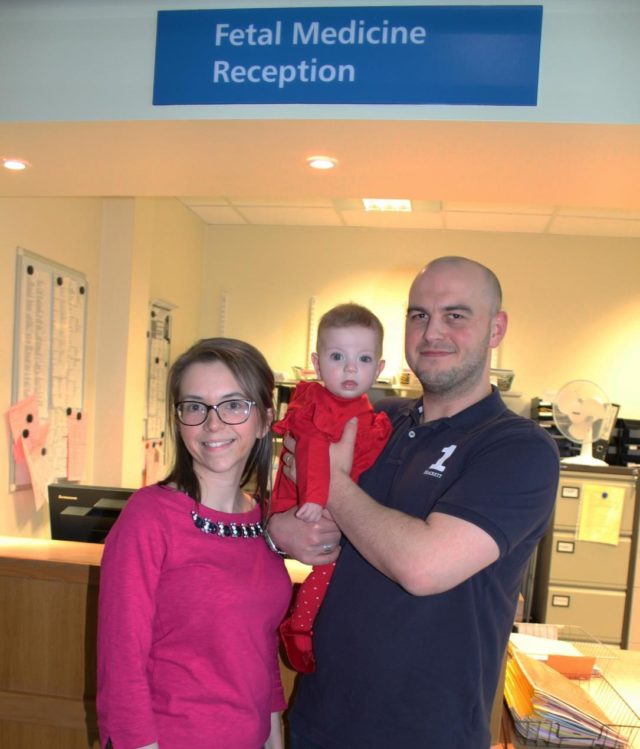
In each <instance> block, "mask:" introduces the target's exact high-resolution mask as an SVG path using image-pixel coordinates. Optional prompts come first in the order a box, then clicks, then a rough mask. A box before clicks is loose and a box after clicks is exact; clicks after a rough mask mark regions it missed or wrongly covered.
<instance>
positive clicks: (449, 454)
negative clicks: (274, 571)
mask: <svg viewBox="0 0 640 749" xmlns="http://www.w3.org/2000/svg"><path fill="white" fill-rule="evenodd" d="M506 328H507V315H506V313H505V312H504V311H502V310H501V290H500V284H499V282H498V280H497V278H496V277H495V275H494V274H493V273H492V272H491V271H490V270H489V269H488V268H485V267H484V266H482V265H480V264H479V263H476V262H475V261H472V260H468V259H466V258H458V257H445V258H439V259H437V260H434V261H433V262H431V263H429V264H428V265H427V266H426V267H425V268H424V269H423V270H422V271H421V272H420V273H419V274H418V276H417V277H416V279H415V280H414V282H413V284H412V286H411V289H410V292H409V305H408V310H407V320H406V338H405V348H406V352H405V353H406V358H407V362H408V363H409V365H410V367H411V369H412V370H413V371H414V372H415V374H416V375H417V377H418V378H419V379H420V382H421V383H422V387H423V391H424V395H423V397H422V398H421V399H419V400H418V401H408V400H405V399H390V402H388V403H383V407H384V408H385V410H386V411H387V412H388V413H389V415H390V417H391V418H392V422H393V427H394V431H393V435H392V437H391V440H390V441H389V444H388V445H387V447H386V449H385V450H384V452H383V453H382V455H381V456H380V458H379V459H378V461H377V462H376V464H375V465H374V466H373V468H371V469H370V470H369V471H367V472H366V473H365V474H364V475H363V476H362V477H361V479H360V485H359V486H358V485H356V484H355V483H354V482H353V481H351V479H350V478H349V476H348V470H349V466H350V459H351V449H352V443H353V440H354V431H355V425H353V424H348V425H347V428H345V433H344V435H343V438H342V440H341V441H340V442H339V443H336V445H334V446H333V447H332V456H331V484H330V498H329V502H328V505H327V507H328V510H329V511H330V513H331V516H332V517H333V519H334V520H335V523H336V524H337V526H338V528H339V529H340V531H341V532H342V534H343V538H344V545H343V548H342V550H341V553H340V558H339V561H338V565H337V567H336V570H335V573H334V576H333V579H332V583H331V586H329V592H328V595H327V597H326V599H325V601H324V604H323V606H322V608H321V610H320V613H319V615H318V618H317V620H316V627H315V633H314V647H315V649H316V661H317V665H316V671H315V673H313V674H310V675H308V676H304V677H302V678H301V680H300V683H299V686H298V692H297V695H296V699H295V702H294V704H293V707H292V709H291V714H290V724H291V737H292V743H291V747H292V749H382V748H383V747H384V748H385V749H390V748H392V749H421V748H423V747H424V748H425V749H427V748H428V749H488V747H489V744H490V733H489V716H490V711H491V705H492V702H493V697H494V694H495V690H496V685H497V682H498V678H499V672H500V666H501V661H502V656H503V653H504V649H505V646H506V643H507V639H508V635H509V632H510V630H511V626H512V623H513V617H514V613H515V608H516V603H517V597H518V592H519V589H520V584H521V581H522V578H523V575H524V572H525V568H526V564H527V562H528V560H529V557H530V556H531V554H532V552H533V551H534V549H535V547H536V544H537V543H538V540H539V539H540V538H541V536H542V535H543V533H544V531H545V529H546V527H547V524H548V521H549V519H550V516H551V512H552V508H553V503H554V499H555V492H556V486H557V481H558V472H559V461H558V455H557V451H556V448H555V446H554V444H553V441H552V440H551V439H550V438H549V437H548V435H546V433H544V432H543V430H541V429H540V428H539V427H538V426H537V425H535V424H534V422H532V421H530V420H528V419H525V418H522V417H519V416H516V415H515V414H513V413H512V412H510V411H508V410H507V409H506V407H505V406H504V404H503V402H502V400H501V398H500V395H499V393H498V391H497V390H495V389H492V388H491V385H490V381H489V366H490V352H491V349H493V348H495V347H496V346H498V345H499V344H500V342H501V341H502V339H503V337H504V335H505V332H506ZM298 525H301V524H299V523H297V522H295V521H293V520H292V518H291V517H290V516H287V514H286V513H283V514H281V515H276V516H274V517H273V518H272V520H271V522H270V524H269V531H270V534H271V536H272V538H273V539H274V540H275V542H276V543H277V544H278V545H279V546H280V547H281V548H283V549H284V550H286V551H288V552H289V553H291V554H292V555H293V556H296V557H298V558H302V559H303V560H304V561H311V562H314V563H317V562H318V560H319V558H320V557H321V556H322V552H323V551H327V550H329V549H330V552H329V553H327V556H326V559H327V560H332V559H333V558H335V556H336V555H337V551H336V550H335V549H333V548H332V547H333V545H334V543H335V540H336V538H337V536H336V535H335V534H336V529H335V528H334V527H333V526H332V522H331V520H330V519H329V518H325V519H324V520H323V521H322V522H321V523H319V524H318V526H317V527H316V528H315V534H312V533H310V532H309V531H308V530H305V529H299V528H298Z"/></svg>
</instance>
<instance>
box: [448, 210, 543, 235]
mask: <svg viewBox="0 0 640 749" xmlns="http://www.w3.org/2000/svg"><path fill="white" fill-rule="evenodd" d="M548 223H549V217H548V216H546V215H540V216H537V215H535V214H524V215H519V214H516V213H462V212H457V211H445V219H444V224H445V228H447V229H454V230H458V231H498V232H527V233H532V234H540V233H542V232H544V231H545V229H546V227H547V224H548Z"/></svg>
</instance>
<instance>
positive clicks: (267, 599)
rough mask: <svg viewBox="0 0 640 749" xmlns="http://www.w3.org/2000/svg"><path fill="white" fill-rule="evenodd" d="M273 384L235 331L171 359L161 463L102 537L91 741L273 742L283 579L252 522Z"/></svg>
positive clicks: (239, 747) (184, 745)
mask: <svg viewBox="0 0 640 749" xmlns="http://www.w3.org/2000/svg"><path fill="white" fill-rule="evenodd" d="M272 394H273V374H272V372H271V370H270V369H269V366H268V364H267V362H266V361H265V359H264V357H263V356H262V354H260V352H259V351H257V350H256V349H255V348H254V347H253V346H250V345H249V344H247V343H243V342H242V341H237V340H233V339H227V338H210V339H206V340H202V341H199V342H198V343H196V344H195V345H194V346H192V347H191V348H190V349H189V350H188V351H187V352H186V353H184V354H183V355H182V356H181V357H180V358H179V359H178V360H177V361H176V362H175V363H174V365H173V367H172V368H171V372H170V374H169V408H170V410H171V412H172V414H173V418H172V428H173V432H174V439H175V446H176V448H175V459H174V464H173V468H172V470H171V472H170V474H169V475H168V476H167V478H166V479H165V480H164V481H162V482H160V484H156V485H154V486H149V487H145V488H144V489H140V490H139V491H137V492H135V493H134V494H133V495H132V496H131V498H130V499H129V501H128V502H127V504H126V506H125V508H124V509H123V511H122V513H121V514H120V517H119V518H118V520H117V522H116V523H115V525H114V526H113V528H112V530H111V532H110V533H109V535H108V537H107V541H106V544H105V551H104V556H103V561H102V568H101V581H100V614H99V617H100V618H99V632H98V697H97V703H98V718H99V726H100V734H101V740H102V746H105V745H108V742H109V741H110V742H111V744H112V746H113V749H157V748H158V747H159V749H214V748H216V749H218V748H220V749H259V748H260V747H263V746H264V747H266V748H267V749H282V736H281V723H280V711H281V710H283V709H284V707H285V700H284V693H283V690H282V685H281V682H280V672H279V667H278V657H277V627H278V624H279V623H280V621H281V619H282V618H283V616H284V614H285V611H286V608H287V604H288V602H289V599H290V596H291V584H290V582H289V577H288V575H287V572H286V569H285V567H284V564H283V562H282V559H281V558H280V557H279V556H278V555H276V554H273V553H272V552H271V551H270V550H269V549H268V547H267V545H266V544H265V543H264V540H263V538H262V524H261V523H262V502H263V500H264V498H265V495H266V489H267V483H268V479H269V475H270V471H271V436H270V426H271V421H272V419H273V404H272ZM253 476H255V478H256V483H257V490H256V492H255V494H254V495H251V494H248V493H246V492H245V491H243V489H242V487H243V486H245V484H246V483H247V481H248V480H249V479H250V478H251V477H253Z"/></svg>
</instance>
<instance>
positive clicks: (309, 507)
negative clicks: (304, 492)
mask: <svg viewBox="0 0 640 749" xmlns="http://www.w3.org/2000/svg"><path fill="white" fill-rule="evenodd" d="M296 517H297V518H300V520H304V522H305V523H317V522H318V520H320V518H321V517H322V505H319V504H318V503H317V502H305V503H304V504H303V505H302V507H300V508H299V509H298V510H297V512H296Z"/></svg>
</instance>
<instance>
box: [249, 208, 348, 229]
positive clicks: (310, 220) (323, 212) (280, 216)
mask: <svg viewBox="0 0 640 749" xmlns="http://www.w3.org/2000/svg"><path fill="white" fill-rule="evenodd" d="M238 210H239V211H240V212H241V213H242V215H243V216H244V217H245V218H246V220H247V221H248V222H249V223H250V224H254V225H256V226H259V225H262V226H267V225H268V226H276V225H280V226H342V222H341V221H340V218H339V216H338V214H337V213H336V212H335V211H334V210H333V209H332V208H304V207H301V208H296V207H292V206H276V205H274V206H266V207H262V206H250V207H249V206H243V207H241V208H238Z"/></svg>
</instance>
